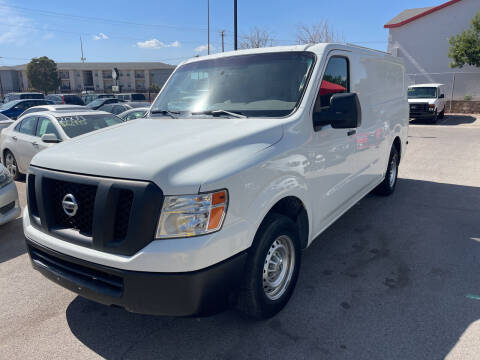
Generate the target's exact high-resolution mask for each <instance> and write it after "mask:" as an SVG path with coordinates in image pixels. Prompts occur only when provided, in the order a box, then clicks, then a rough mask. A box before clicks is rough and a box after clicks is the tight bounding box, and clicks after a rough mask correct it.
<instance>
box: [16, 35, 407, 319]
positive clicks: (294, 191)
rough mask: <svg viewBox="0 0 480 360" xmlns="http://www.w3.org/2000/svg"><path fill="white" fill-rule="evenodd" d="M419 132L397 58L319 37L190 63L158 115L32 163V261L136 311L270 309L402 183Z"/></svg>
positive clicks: (258, 312)
mask: <svg viewBox="0 0 480 360" xmlns="http://www.w3.org/2000/svg"><path fill="white" fill-rule="evenodd" d="M407 131H408V102H407V86H406V81H405V68H404V65H403V62H402V60H401V59H399V58H395V57H393V56H391V55H389V54H387V53H383V52H379V51H375V50H369V49H366V48H362V47H357V46H354V45H343V44H316V45H297V46H287V47H272V48H263V49H250V50H241V51H235V52H226V53H222V54H215V55H209V56H204V57H197V58H194V59H190V60H187V61H185V62H183V63H182V64H180V65H179V66H178V67H177V68H176V70H175V71H174V72H173V74H172V75H171V76H170V78H169V80H168V81H167V83H166V85H165V86H164V87H163V89H162V90H161V92H160V93H159V94H158V96H157V98H156V99H155V101H154V103H153V104H152V106H151V108H150V109H149V111H148V113H147V117H146V118H142V119H137V120H135V121H131V122H126V123H123V124H120V125H115V126H112V127H110V128H107V129H102V130H98V131H96V132H93V133H90V134H86V135H83V136H80V137H78V138H76V139H72V140H71V141H68V142H64V143H61V144H58V145H57V146H55V147H52V148H50V149H47V150H45V151H42V152H40V153H39V154H37V155H36V156H35V157H34V158H33V160H32V162H31V166H30V168H29V173H28V178H27V187H28V191H27V194H28V207H27V208H26V210H25V213H24V217H23V227H24V233H25V237H26V242H27V248H28V252H29V255H30V257H31V261H32V264H33V267H34V268H35V269H37V270H38V271H40V272H41V273H42V274H43V275H45V276H46V277H47V278H49V279H51V280H52V281H54V282H56V283H58V284H60V285H61V286H63V287H65V288H67V289H70V290H71V291H74V292H76V293H78V294H79V295H81V296H83V297H85V298H88V299H91V300H94V301H96V302H99V303H102V304H106V305H116V306H120V307H123V308H125V309H126V310H128V311H132V312H137V313H144V314H156V315H173V316H193V315H209V314H212V313H215V312H218V311H220V310H222V309H225V308H226V307H228V306H230V307H235V308H237V309H239V310H240V311H242V312H244V313H245V314H247V315H248V316H251V317H253V318H256V319H264V318H268V317H271V316H274V315H275V314H276V313H278V312H279V311H280V310H281V309H282V308H283V307H284V306H285V305H286V304H287V302H288V300H289V298H290V296H291V295H292V292H293V291H294V287H295V284H296V282H297V279H298V274H299V271H300V265H301V253H302V250H303V249H306V248H308V247H309V245H310V244H311V243H312V241H314V239H315V238H317V237H318V235H319V234H320V233H322V232H323V231H324V230H325V229H326V228H327V227H328V226H329V225H330V224H332V223H333V222H334V221H335V220H336V219H338V218H339V217H340V216H341V215H342V214H343V213H345V212H346V211H347V210H348V209H349V208H351V207H352V206H353V205H354V204H355V203H357V202H358V201H359V200H360V199H362V198H363V197H364V196H365V195H367V194H368V193H370V192H372V191H374V192H375V193H377V194H379V195H390V194H391V193H392V192H393V191H394V190H395V186H396V183H397V173H398V172H397V170H398V165H399V163H400V161H401V159H402V158H403V156H404V153H405V149H406V145H407ZM391 202H392V203H391V206H392V207H394V206H395V204H394V201H393V200H392V201H391ZM385 216H388V214H385Z"/></svg>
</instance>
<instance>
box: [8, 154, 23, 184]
mask: <svg viewBox="0 0 480 360" xmlns="http://www.w3.org/2000/svg"><path fill="white" fill-rule="evenodd" d="M4 165H5V167H6V168H7V170H8V171H9V172H10V175H12V178H13V180H15V181H18V180H22V179H23V174H22V173H21V172H20V170H18V164H17V159H15V156H14V155H13V153H12V152H11V151H10V150H6V151H5V158H4Z"/></svg>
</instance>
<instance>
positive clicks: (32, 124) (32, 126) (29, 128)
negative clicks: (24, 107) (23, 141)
mask: <svg viewBox="0 0 480 360" xmlns="http://www.w3.org/2000/svg"><path fill="white" fill-rule="evenodd" d="M36 127H37V117H36V116H32V117H27V118H26V119H23V120H22V123H21V125H20V132H21V133H22V134H26V135H32V136H34V135H35V130H36Z"/></svg>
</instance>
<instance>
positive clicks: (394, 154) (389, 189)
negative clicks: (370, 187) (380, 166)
mask: <svg viewBox="0 0 480 360" xmlns="http://www.w3.org/2000/svg"><path fill="white" fill-rule="evenodd" d="M399 160H400V154H399V153H398V150H397V148H396V147H395V146H394V145H393V146H392V150H390V157H389V159H388V166H387V172H386V173H385V179H383V181H382V182H381V183H380V185H378V186H377V187H376V188H375V190H374V191H373V192H374V193H375V194H376V195H380V196H388V195H391V194H392V193H393V192H394V191H395V186H396V185H397V178H398V164H399ZM392 176H393V179H392Z"/></svg>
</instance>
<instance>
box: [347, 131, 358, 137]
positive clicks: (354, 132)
mask: <svg viewBox="0 0 480 360" xmlns="http://www.w3.org/2000/svg"><path fill="white" fill-rule="evenodd" d="M356 133H357V130H348V132H347V136H352V135H355V134H356Z"/></svg>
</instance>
